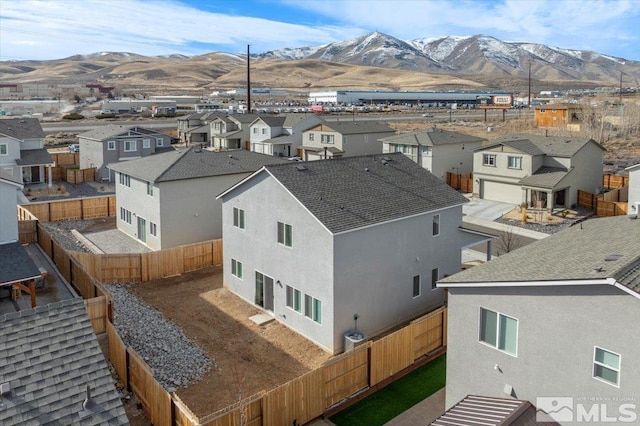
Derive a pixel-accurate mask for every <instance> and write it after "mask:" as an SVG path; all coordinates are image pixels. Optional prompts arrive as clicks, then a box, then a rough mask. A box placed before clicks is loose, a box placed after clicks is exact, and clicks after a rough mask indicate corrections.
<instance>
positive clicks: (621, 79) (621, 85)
mask: <svg viewBox="0 0 640 426" xmlns="http://www.w3.org/2000/svg"><path fill="white" fill-rule="evenodd" d="M622 74H624V72H622V71H620V106H622Z"/></svg>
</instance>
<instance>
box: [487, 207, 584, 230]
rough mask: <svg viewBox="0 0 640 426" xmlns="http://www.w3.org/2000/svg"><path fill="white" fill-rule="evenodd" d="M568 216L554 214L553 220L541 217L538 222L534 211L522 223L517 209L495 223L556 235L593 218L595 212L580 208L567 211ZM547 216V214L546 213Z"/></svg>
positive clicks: (520, 214)
mask: <svg viewBox="0 0 640 426" xmlns="http://www.w3.org/2000/svg"><path fill="white" fill-rule="evenodd" d="M566 211H567V216H566V217H562V216H561V215H560V214H559V213H554V214H553V215H552V216H551V219H549V218H548V215H547V216H544V218H543V217H542V216H541V217H540V219H541V220H539V221H536V220H535V219H536V216H537V213H535V212H533V211H529V212H528V214H527V217H528V219H527V222H526V223H523V222H522V213H520V212H519V211H518V210H517V209H516V210H513V211H511V212H509V213H507V214H505V215H504V216H502V217H501V218H499V219H496V220H495V222H498V223H504V224H506V225H511V226H515V227H518V228H524V229H528V230H530V231H536V232H542V233H543V234H555V233H556V232H559V231H562V230H563V229H565V228H568V227H569V226H571V224H573V223H575V222H576V221H579V220H582V219H584V218H586V217H589V216H592V215H593V212H592V211H591V210H587V209H583V208H580V207H577V208H573V209H567V210H566ZM545 215H546V213H545Z"/></svg>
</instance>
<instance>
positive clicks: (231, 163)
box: [109, 147, 287, 182]
mask: <svg viewBox="0 0 640 426" xmlns="http://www.w3.org/2000/svg"><path fill="white" fill-rule="evenodd" d="M285 162H287V160H284V159H280V158H277V157H273V156H270V155H265V154H258V153H256V152H249V151H245V150H237V151H223V152H213V151H207V150H202V149H198V148H193V147H191V148H184V149H178V150H174V151H171V152H165V153H161V154H156V155H150V156H148V157H143V158H139V159H136V160H130V161H123V162H120V163H116V164H112V165H111V166H109V168H110V169H111V170H115V171H116V172H120V173H125V174H128V175H130V176H133V177H135V178H138V179H141V180H143V181H147V182H168V181H175V180H183V179H195V178H202V177H209V176H222V175H230V174H236V173H253V172H255V171H256V170H258V169H260V168H261V167H262V166H264V165H266V164H279V163H285Z"/></svg>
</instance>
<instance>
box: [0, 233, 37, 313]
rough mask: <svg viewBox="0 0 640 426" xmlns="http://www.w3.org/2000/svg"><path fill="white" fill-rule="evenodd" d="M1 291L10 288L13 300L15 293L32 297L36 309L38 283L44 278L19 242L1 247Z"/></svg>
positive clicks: (32, 303)
mask: <svg viewBox="0 0 640 426" xmlns="http://www.w3.org/2000/svg"><path fill="white" fill-rule="evenodd" d="M0 259H2V262H0V290H2V291H3V292H6V289H7V288H8V289H9V291H10V292H11V297H12V299H13V298H15V296H16V294H15V292H22V291H24V292H25V293H27V294H29V295H30V296H31V307H32V308H35V307H36V281H37V280H40V279H42V278H43V274H42V273H41V271H40V269H39V268H38V266H36V264H35V262H34V261H33V260H32V259H31V257H30V256H29V254H28V253H27V251H26V250H25V249H24V247H22V245H21V244H20V243H19V242H13V243H6V244H1V245H0Z"/></svg>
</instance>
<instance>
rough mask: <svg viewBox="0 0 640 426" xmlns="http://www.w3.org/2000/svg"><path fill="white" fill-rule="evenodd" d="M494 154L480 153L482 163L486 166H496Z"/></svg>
mask: <svg viewBox="0 0 640 426" xmlns="http://www.w3.org/2000/svg"><path fill="white" fill-rule="evenodd" d="M496 160H497V157H496V154H482V165H483V166H487V167H496V163H497V161H496Z"/></svg>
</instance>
